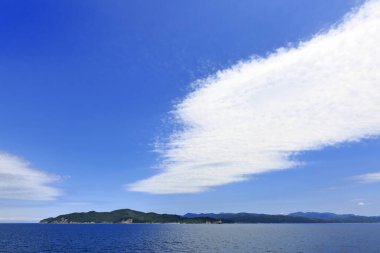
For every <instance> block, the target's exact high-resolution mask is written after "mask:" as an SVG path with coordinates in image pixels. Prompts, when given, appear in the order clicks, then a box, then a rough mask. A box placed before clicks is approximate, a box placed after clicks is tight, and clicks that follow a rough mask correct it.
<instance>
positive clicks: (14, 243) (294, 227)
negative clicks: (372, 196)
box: [0, 224, 380, 253]
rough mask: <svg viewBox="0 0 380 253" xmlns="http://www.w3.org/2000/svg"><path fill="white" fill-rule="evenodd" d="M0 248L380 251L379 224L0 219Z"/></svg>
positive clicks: (11, 251) (16, 251)
mask: <svg viewBox="0 0 380 253" xmlns="http://www.w3.org/2000/svg"><path fill="white" fill-rule="evenodd" d="M0 252H1V253H3V252H9V253H19V252H70V253H75V252H292V253H293V252H332V253H335V252H355V253H356V252H360V253H367V252H368V253H369V252H379V253H380V224H223V225H206V224H202V225H176V224H160V225H158V224H151V225H150V224H149V225H148V224H128V225H123V224H115V225H110V224H93V225H91V224H90V225H82V224H71V225H64V224H62V225H54V224H0Z"/></svg>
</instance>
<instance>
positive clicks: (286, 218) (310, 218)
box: [184, 212, 380, 223]
mask: <svg viewBox="0 0 380 253" xmlns="http://www.w3.org/2000/svg"><path fill="white" fill-rule="evenodd" d="M184 217H187V218H200V217H208V218H213V219H218V220H221V221H222V222H223V223H375V222H380V217H379V216H372V217H368V216H359V215H354V214H334V213H317V212H307V213H304V212H297V213H291V214H288V215H270V214H256V213H218V214H215V213H200V214H196V213H187V214H185V215H184Z"/></svg>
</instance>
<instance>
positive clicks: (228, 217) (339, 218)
mask: <svg viewBox="0 0 380 253" xmlns="http://www.w3.org/2000/svg"><path fill="white" fill-rule="evenodd" d="M378 222H380V216H358V215H353V214H334V213H317V212H306V213H304V212H297V213H291V214H287V215H273V214H256V213H218V214H215V213H200V214H195V213H187V214H185V215H183V216H181V215H175V214H158V213H154V212H149V213H144V212H139V211H135V210H131V209H119V210H114V211H111V212H95V211H90V212H81V213H79V212H78V213H70V214H64V215H59V216H57V217H55V218H53V217H51V218H47V219H43V220H41V221H40V223H50V224H76V223H80V224H98V223H111V224H114V223H115V224H117V223H120V224H131V223H176V224H222V223H378Z"/></svg>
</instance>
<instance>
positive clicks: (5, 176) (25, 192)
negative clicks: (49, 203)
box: [0, 153, 60, 200]
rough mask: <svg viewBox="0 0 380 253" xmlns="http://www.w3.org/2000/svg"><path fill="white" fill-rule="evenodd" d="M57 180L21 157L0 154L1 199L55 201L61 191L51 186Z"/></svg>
mask: <svg viewBox="0 0 380 253" xmlns="http://www.w3.org/2000/svg"><path fill="white" fill-rule="evenodd" d="M57 180H58V177H57V176H54V175H49V174H46V173H44V172H42V171H39V170H36V169H34V168H32V167H31V166H30V164H29V163H28V162H26V161H24V160H22V159H21V158H19V157H16V156H14V155H10V154H7V153H0V199H22V200H53V199H55V198H56V197H58V196H59V195H60V191H59V190H58V189H56V188H54V187H52V186H50V184H51V183H53V182H54V181H57Z"/></svg>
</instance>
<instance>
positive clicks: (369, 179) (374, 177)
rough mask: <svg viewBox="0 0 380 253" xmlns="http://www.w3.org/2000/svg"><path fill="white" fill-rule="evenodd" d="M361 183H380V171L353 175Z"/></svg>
mask: <svg viewBox="0 0 380 253" xmlns="http://www.w3.org/2000/svg"><path fill="white" fill-rule="evenodd" d="M353 179H355V180H357V181H358V182H360V183H380V172H375V173H367V174H363V175H359V176H355V177H353Z"/></svg>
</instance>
